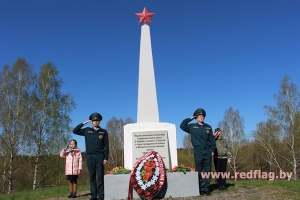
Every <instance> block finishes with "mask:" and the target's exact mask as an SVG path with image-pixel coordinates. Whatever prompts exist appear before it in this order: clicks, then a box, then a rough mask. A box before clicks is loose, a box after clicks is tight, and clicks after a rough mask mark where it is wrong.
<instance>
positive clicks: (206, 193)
mask: <svg viewBox="0 0 300 200" xmlns="http://www.w3.org/2000/svg"><path fill="white" fill-rule="evenodd" d="M200 195H206V196H210V195H211V193H210V191H204V192H200Z"/></svg>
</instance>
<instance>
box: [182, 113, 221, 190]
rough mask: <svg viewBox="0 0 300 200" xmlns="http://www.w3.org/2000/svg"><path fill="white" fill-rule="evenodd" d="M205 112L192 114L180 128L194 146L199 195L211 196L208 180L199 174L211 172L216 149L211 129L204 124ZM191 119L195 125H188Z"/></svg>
mask: <svg viewBox="0 0 300 200" xmlns="http://www.w3.org/2000/svg"><path fill="white" fill-rule="evenodd" d="M205 116H206V112H205V110H204V109H202V108H199V109H197V110H196V111H195V112H194V115H193V116H192V117H191V118H186V119H184V120H183V121H182V122H181V124H180V128H181V129H182V130H183V131H185V132H187V133H189V134H191V141H192V145H193V146H194V159H195V165H196V171H197V172H198V175H199V190H200V194H201V195H211V193H210V191H209V185H210V179H209V178H207V179H204V180H203V179H202V176H201V172H202V171H204V172H208V173H210V171H211V162H212V156H213V155H214V151H215V148H216V142H215V138H214V135H213V131H212V128H211V126H210V125H209V124H206V123H204V118H205ZM193 119H196V120H197V123H190V124H189V122H191V121H192V120H193Z"/></svg>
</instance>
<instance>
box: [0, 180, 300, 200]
mask: <svg viewBox="0 0 300 200" xmlns="http://www.w3.org/2000/svg"><path fill="white" fill-rule="evenodd" d="M227 183H228V185H229V188H228V191H227V193H232V194H234V193H239V191H240V189H241V188H245V190H246V191H247V193H245V194H244V195H247V194H250V193H257V192H260V191H264V192H266V191H269V192H273V191H274V192H275V194H276V199H300V180H297V181H293V180H291V181H287V180H274V181H267V180H241V181H232V180H229V181H227ZM213 185H215V183H214V181H212V186H213ZM107 187H109V186H107ZM111 187H113V186H111ZM251 188H255V189H253V190H251ZM88 190H89V186H81V185H79V187H78V192H79V193H80V191H88ZM278 191H280V192H278ZM221 193H222V192H220V191H218V190H217V189H214V190H213V191H212V194H213V195H221ZM223 194H224V193H223ZM66 195H68V186H67V185H66V186H57V187H47V188H41V189H37V190H27V191H22V192H14V193H12V194H6V195H0V199H1V200H42V199H49V198H55V197H64V196H66ZM237 195H238V194H237ZM279 195H280V196H279ZM89 197H90V196H87V197H86V198H80V199H89ZM243 197H245V196H243ZM236 198H237V199H238V198H239V197H238V196H237V197H236ZM168 199H170V198H168Z"/></svg>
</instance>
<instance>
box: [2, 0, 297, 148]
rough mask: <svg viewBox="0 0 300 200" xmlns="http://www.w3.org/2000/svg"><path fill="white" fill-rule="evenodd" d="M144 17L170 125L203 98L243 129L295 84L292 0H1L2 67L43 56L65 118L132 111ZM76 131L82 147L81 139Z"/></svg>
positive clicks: (210, 115)
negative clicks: (62, 98)
mask: <svg viewBox="0 0 300 200" xmlns="http://www.w3.org/2000/svg"><path fill="white" fill-rule="evenodd" d="M144 7H146V8H147V10H148V11H149V12H154V13H155V15H154V16H153V17H152V18H151V20H152V24H151V25H150V32H151V40H152V51H153V59H154V70H155V76H156V86H157V98H158V108H159V116H160V121H161V122H168V123H172V124H175V125H176V129H177V146H178V147H182V139H183V137H184V135H185V133H184V132H183V131H182V130H181V129H180V128H179V125H180V123H181V121H182V120H183V119H184V118H187V117H190V116H191V115H192V113H193V112H194V110H195V109H197V108H199V107H202V108H204V109H205V110H206V112H207V117H206V119H205V121H206V122H207V123H209V124H210V125H211V126H212V127H213V128H216V126H217V124H218V122H219V121H221V120H223V117H224V112H225V110H227V109H228V108H229V107H232V108H233V109H234V110H239V111H240V115H241V116H242V117H243V118H244V125H245V130H246V133H247V134H250V133H251V131H253V130H255V129H256V125H257V124H258V123H259V122H261V121H265V120H266V118H267V116H266V114H265V110H264V109H263V106H265V105H268V106H272V105H275V101H274V98H273V96H274V94H278V92H279V85H280V81H281V80H282V78H283V76H285V75H289V76H290V77H291V79H292V82H293V83H295V84H296V85H297V86H300V79H299V71H300V70H299V67H300V1H298V0H288V1H286V0H253V1H240V0H226V1H224V0H214V1H211V0H188V1H183V0H163V1H153V0H128V1H125V0H118V1H117V0H109V1H108V0H89V1H79V0H75V1H74V0H60V1H55V0H43V1H40V0H35V1H33V0H26V1H23V0H10V1H7V0H6V1H4V0H0V66H1V67H3V66H4V65H5V64H9V65H13V63H14V62H15V61H16V59H17V58H19V57H22V58H25V59H26V60H27V62H28V63H30V64H32V65H33V66H34V69H35V71H38V70H39V68H40V66H41V65H43V64H45V63H46V62H48V61H50V62H52V63H54V64H55V65H56V67H57V69H58V71H59V76H60V78H62V79H63V81H64V85H63V88H62V90H63V92H64V93H67V92H69V93H71V95H72V96H73V97H74V100H75V102H76V104H77V108H76V109H75V110H74V111H73V112H72V119H73V122H72V126H73V127H74V126H76V125H77V124H79V123H81V122H83V121H85V120H87V119H88V117H89V115H90V114H91V113H92V112H95V111H97V112H100V113H101V114H102V115H103V118H104V119H103V121H102V122H101V125H102V127H105V126H106V123H107V121H108V120H109V119H111V118H112V117H116V118H122V119H124V120H125V119H126V118H127V117H131V118H132V119H133V120H134V121H136V117H137V96H138V94H137V91H138V63H139V47H140V46H139V45H140V33H141V25H138V22H139V18H138V17H137V16H136V15H135V14H134V13H137V12H142V10H143V8H144ZM74 138H75V139H77V140H78V143H79V148H81V149H82V150H83V151H84V150H85V145H84V140H83V138H81V137H79V136H74Z"/></svg>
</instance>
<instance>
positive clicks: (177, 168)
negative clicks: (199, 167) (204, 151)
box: [167, 164, 196, 174]
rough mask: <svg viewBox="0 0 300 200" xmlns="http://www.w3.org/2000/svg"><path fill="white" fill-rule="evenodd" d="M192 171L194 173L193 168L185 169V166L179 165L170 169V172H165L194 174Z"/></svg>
mask: <svg viewBox="0 0 300 200" xmlns="http://www.w3.org/2000/svg"><path fill="white" fill-rule="evenodd" d="M194 171H196V169H195V168H193V167H187V166H185V164H181V165H179V166H175V167H173V168H172V170H171V169H168V170H167V172H183V173H184V174H185V173H186V172H194Z"/></svg>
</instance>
